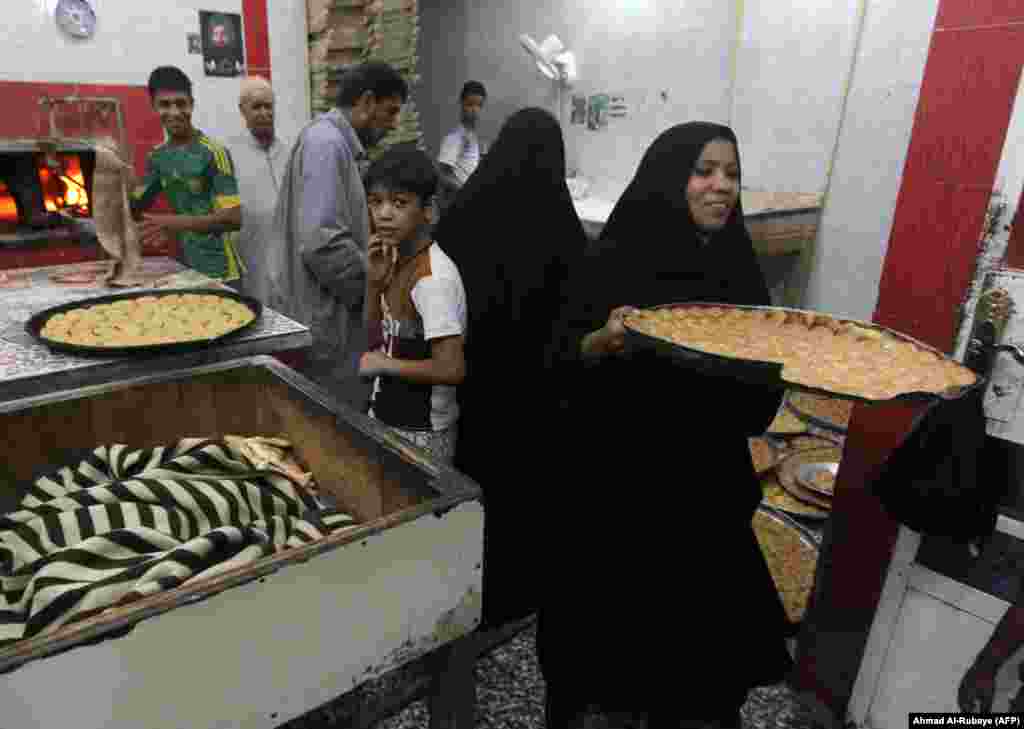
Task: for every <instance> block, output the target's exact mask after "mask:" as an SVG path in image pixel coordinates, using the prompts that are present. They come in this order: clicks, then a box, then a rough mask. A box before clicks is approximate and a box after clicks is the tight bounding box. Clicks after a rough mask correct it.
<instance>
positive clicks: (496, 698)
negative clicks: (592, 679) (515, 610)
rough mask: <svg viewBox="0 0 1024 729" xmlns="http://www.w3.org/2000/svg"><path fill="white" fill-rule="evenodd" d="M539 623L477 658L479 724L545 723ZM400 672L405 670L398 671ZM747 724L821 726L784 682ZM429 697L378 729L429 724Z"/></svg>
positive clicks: (750, 704) (539, 727)
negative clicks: (539, 663)
mask: <svg viewBox="0 0 1024 729" xmlns="http://www.w3.org/2000/svg"><path fill="white" fill-rule="evenodd" d="M535 639H536V629H535V628H534V627H530V628H527V629H526V630H523V631H522V632H521V633H519V634H518V635H517V636H516V637H514V638H513V639H512V640H510V641H509V642H507V643H505V644H504V645H500V646H498V647H497V648H495V649H494V650H493V651H491V652H490V653H489V654H487V655H485V656H482V657H481V658H480V659H479V660H478V661H477V666H476V680H477V689H476V690H477V707H476V708H477V724H476V726H477V727H478V729H544V709H543V701H544V682H543V679H542V678H541V675H540V668H539V666H538V665H537V656H536V649H535ZM396 674H401V671H398V672H396ZM395 680H400V679H397V677H396V676H392V677H386V678H382V679H379V680H378V681H376V682H371V684H368V685H365V686H364V687H362V688H361V689H360V690H361V691H363V692H364V693H367V694H373V693H375V692H379V691H381V690H382V687H383V686H384V684H385V683H386V682H388V681H395ZM304 719H305V720H304V721H298V720H297V721H295V722H290V723H289V724H288V725H286V726H285V727H281V728H280V729H328V728H331V729H333V728H335V727H338V728H340V727H349V726H353V725H358V722H356V721H353V717H352V715H351V711H348V713H346V711H345V710H340V709H335V710H333V711H332V710H331V709H330V708H326V709H321V710H319V711H317V712H314V715H311V716H307V717H305V718H304ZM743 724H744V729H821V724H819V723H818V722H817V721H815V719H814V715H813V712H812V711H811V710H810V709H808V708H807V707H805V706H803V705H802V704H801V703H800V702H799V701H798V700H797V698H796V696H795V694H794V693H793V692H792V690H790V689H789V688H787V687H786V686H784V685H779V686H769V687H764V688H758V689H755V690H754V691H752V692H751V694H750V697H749V699H748V700H747V703H746V705H745V706H744V707H743ZM428 726H429V715H428V712H427V706H426V702H425V701H416V702H414V703H412V704H409V705H408V706H406V708H405V709H403V710H402V711H401V712H400V713H398V714H395V715H394V716H392V717H390V718H388V719H385V720H383V721H380V722H379V723H378V724H377V725H376V727H375V728H374V729H427V727H428ZM620 728H621V729H626V727H625V726H624V725H623V723H621V722H616V723H612V722H609V721H600V720H597V721H592V722H590V723H589V728H588V729H620Z"/></svg>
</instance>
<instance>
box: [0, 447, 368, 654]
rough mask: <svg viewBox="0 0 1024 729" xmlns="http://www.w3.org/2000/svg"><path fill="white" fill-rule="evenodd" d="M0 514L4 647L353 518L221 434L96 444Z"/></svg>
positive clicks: (313, 536)
mask: <svg viewBox="0 0 1024 729" xmlns="http://www.w3.org/2000/svg"><path fill="white" fill-rule="evenodd" d="M19 506H20V507H21V508H20V510H19V511H16V512H14V513H11V514H7V515H5V516H0V645H6V644H8V643H10V642H12V641H16V640H20V639H22V638H27V637H31V636H35V635H41V634H46V633H49V632H52V631H54V630H57V629H58V628H60V627H61V626H64V625H67V624H68V623H71V622H74V621H76V620H81V619H83V618H86V617H89V616H91V615H95V614H96V613H98V612H100V611H102V610H104V609H106V608H109V607H111V606H114V605H121V604H124V603H127V602H130V601H132V600H136V599H138V598H140V597H143V596H146V595H151V594H153V593H156V592H159V591H161V590H169V589H172V588H175V587H179V586H181V585H184V584H188V583H190V582H192V581H196V580H200V579H204V578H208V577H211V576H214V575H217V574H219V573H222V572H225V571H227V570H229V569H232V568H235V567H238V566H240V565H244V564H250V563H252V562H255V561H256V560H258V559H260V558H262V557H265V556H267V555H269V554H273V553H274V552H277V551H279V550H282V549H287V548H289V547H296V546H300V545H303V544H307V543H309V542H312V541H314V540H316V539H319V538H321V537H323V536H325V535H327V534H328V533H331V532H334V531H336V530H338V529H342V528H344V527H347V526H351V525H353V524H354V523H355V520H354V519H353V518H352V517H351V516H349V515H347V514H343V513H341V512H338V511H335V510H332V509H326V508H323V506H322V504H320V502H319V501H318V500H317V499H316V498H315V497H314V496H312V495H311V494H310V493H308V492H307V491H306V490H305V489H304V488H302V487H300V486H296V485H295V484H293V483H292V481H290V480H289V479H288V478H286V477H284V476H282V475H280V474H279V473H277V472H275V471H269V470H255V469H254V466H253V465H252V464H251V463H250V462H249V461H248V459H247V458H246V457H245V456H243V455H241V454H240V453H239V452H237V451H234V450H232V448H231V447H230V446H229V445H228V444H227V443H225V442H223V441H219V440H216V441H215V440H200V439H194V438H193V439H185V440H182V441H179V442H178V443H177V444H175V445H173V446H170V447H159V448H150V449H144V450H137V449H136V450H132V449H129V448H128V447H127V446H123V445H112V446H102V447H99V448H97V449H95V450H94V451H93V452H92V453H91V454H90V455H89V456H88V457H86V458H85V459H84V460H82V461H81V462H80V463H78V464H77V465H73V466H68V467H65V468H61V469H59V470H57V471H56V472H54V473H51V474H50V475H47V476H44V477H42V478H39V479H37V480H36V481H34V482H33V484H32V485H31V487H30V488H29V490H28V493H27V494H26V495H25V497H24V498H23V499H22V501H21V503H20V504H19Z"/></svg>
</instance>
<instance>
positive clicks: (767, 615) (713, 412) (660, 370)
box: [538, 123, 791, 729]
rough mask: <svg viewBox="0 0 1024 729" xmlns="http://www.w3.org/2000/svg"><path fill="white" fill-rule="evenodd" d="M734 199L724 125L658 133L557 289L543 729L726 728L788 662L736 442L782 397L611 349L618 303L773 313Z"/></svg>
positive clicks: (735, 169)
mask: <svg viewBox="0 0 1024 729" xmlns="http://www.w3.org/2000/svg"><path fill="white" fill-rule="evenodd" d="M739 189H740V169H739V159H738V154H737V151H736V137H735V135H734V134H733V132H732V131H731V130H730V129H729V128H727V127H723V126H720V125H717V124H709V123H690V124H683V125H680V126H677V127H674V128H672V129H670V130H668V131H666V132H665V133H663V134H662V135H661V136H660V137H658V139H657V140H655V142H654V143H653V144H652V145H651V147H650V148H649V149H648V150H647V153H646V154H645V155H644V157H643V160H642V161H641V163H640V167H639V169H638V170H637V173H636V176H635V177H634V179H633V181H632V183H631V184H630V185H629V187H628V188H627V189H626V192H625V193H624V194H623V196H622V198H621V199H620V200H619V202H618V204H617V205H616V207H615V210H614V211H613V212H612V215H611V217H610V218H609V220H608V224H607V225H606V226H605V229H604V231H603V233H602V236H601V240H600V241H599V242H598V243H597V244H596V245H595V246H593V247H592V248H591V250H589V251H588V253H587V255H586V256H585V259H584V260H583V261H582V263H581V265H580V266H578V267H577V268H576V269H575V270H574V275H573V276H572V277H571V283H570V286H569V296H570V301H569V303H568V305H567V308H566V311H565V312H564V315H563V317H562V321H561V324H560V326H559V335H558V337H557V344H556V347H555V348H556V350H557V353H558V358H559V361H560V365H559V367H560V377H559V381H560V383H561V387H562V388H564V391H565V393H566V396H567V397H568V399H569V408H568V411H567V413H568V415H567V420H566V421H564V422H563V423H562V429H563V430H564V431H565V432H567V433H571V434H572V438H571V440H568V439H567V440H566V441H565V447H566V453H565V455H564V457H563V459H562V461H561V462H562V463H563V464H564V469H563V471H564V474H565V475H564V477H563V478H561V479H560V482H561V491H560V492H559V493H560V495H561V496H562V497H563V498H561V500H559V501H558V502H557V504H556V505H555V506H554V508H553V509H552V511H551V513H550V517H549V519H548V534H549V551H550V554H551V562H550V564H551V572H550V575H549V577H550V592H549V594H548V596H547V599H546V601H545V605H544V607H543V608H542V611H541V617H540V626H539V636H538V646H539V653H540V659H541V666H542V669H543V671H544V677H545V680H546V681H547V686H548V707H547V709H548V727H549V729H556V727H557V728H559V729H560V728H561V727H565V726H568V725H570V723H571V721H572V719H573V717H574V716H576V715H577V714H579V713H582V712H583V711H584V710H585V709H586V707H587V706H588V705H594V704H597V705H599V706H600V708H601V710H602V711H609V712H619V711H623V712H631V713H639V714H644V715H646V716H647V717H648V719H649V725H650V726H651V727H652V728H660V727H662V726H671V727H677V726H678V725H679V722H680V720H687V719H692V720H698V721H702V722H714V723H717V724H719V725H722V726H734V727H735V726H739V707H740V706H742V704H743V702H744V701H745V699H746V695H747V692H748V690H749V689H750V688H751V687H752V686H755V685H759V684H765V683H773V682H777V681H779V680H781V679H782V678H783V677H784V676H785V674H786V673H787V672H788V671H789V669H790V668H791V659H790V657H789V654H788V653H787V651H786V648H785V641H784V631H785V627H786V618H785V612H784V609H783V607H782V603H781V600H780V599H779V596H778V593H777V591H776V589H775V586H774V584H773V582H772V578H771V575H770V573H769V572H768V568H767V565H766V563H765V561H764V558H763V556H762V554H761V552H760V549H759V547H758V544H757V541H756V538H755V536H754V533H753V530H752V527H751V519H752V517H753V514H754V511H755V509H756V508H757V505H758V503H759V502H760V500H761V489H760V486H759V484H758V481H757V479H756V477H755V475H754V468H753V465H752V463H751V457H750V451H749V447H748V444H747V438H748V436H753V435H760V434H761V433H763V432H764V431H765V429H766V428H767V426H768V425H769V423H770V422H771V420H772V419H773V417H774V416H775V413H776V411H777V409H778V406H779V404H780V401H781V396H782V392H781V391H778V390H772V389H764V388H758V387H754V386H749V385H744V384H741V383H739V382H736V381H733V380H731V379H727V378H723V377H714V376H708V375H702V374H698V373H696V372H695V371H692V370H689V369H685V368H682V367H680V366H678V365H675V364H672V363H671V362H668V361H666V360H664V359H662V358H659V357H658V356H656V355H654V354H652V353H649V352H642V351H626V350H624V349H623V344H624V341H623V333H624V330H623V327H622V316H623V315H624V313H625V312H626V311H628V307H647V306H652V305H655V304H665V303H672V302H683V301H716V302H722V303H730V304H747V305H766V304H769V303H770V301H769V296H768V290H767V287H766V286H765V282H764V278H763V276H762V274H761V271H760V268H759V266H758V263H757V260H756V258H755V255H754V251H753V248H752V244H751V240H750V236H749V234H748V233H747V231H746V228H745V226H744V223H743V211H742V209H741V207H740V203H739ZM624 307H625V308H624Z"/></svg>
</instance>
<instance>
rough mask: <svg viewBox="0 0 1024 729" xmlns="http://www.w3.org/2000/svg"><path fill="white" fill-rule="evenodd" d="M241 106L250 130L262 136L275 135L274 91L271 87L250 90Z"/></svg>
mask: <svg viewBox="0 0 1024 729" xmlns="http://www.w3.org/2000/svg"><path fill="white" fill-rule="evenodd" d="M239 108H240V109H241V112H242V118H243V119H245V125H246V126H247V127H249V131H250V132H252V133H253V134H254V135H255V136H257V137H261V138H266V137H273V135H274V93H273V92H272V91H271V90H270V89H256V90H254V91H250V92H249V93H248V94H246V97H245V98H244V99H243V100H242V102H241V104H240V106H239Z"/></svg>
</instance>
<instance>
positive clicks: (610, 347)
mask: <svg viewBox="0 0 1024 729" xmlns="http://www.w3.org/2000/svg"><path fill="white" fill-rule="evenodd" d="M631 311H633V307H631V306H620V307H619V308H617V309H614V310H612V312H611V314H609V315H608V323H607V324H605V325H604V326H603V327H601V328H600V329H598V330H596V331H593V332H590V333H589V334H587V335H586V336H585V337H583V341H582V342H581V343H580V352H581V353H582V354H583V357H584V358H585V359H600V358H601V357H607V356H608V355H611V354H615V353H617V352H621V351H622V349H623V348H624V347H625V345H626V327H625V325H624V324H623V320H624V319H625V318H626V316H627V315H628V314H629V313H630V312H631Z"/></svg>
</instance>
